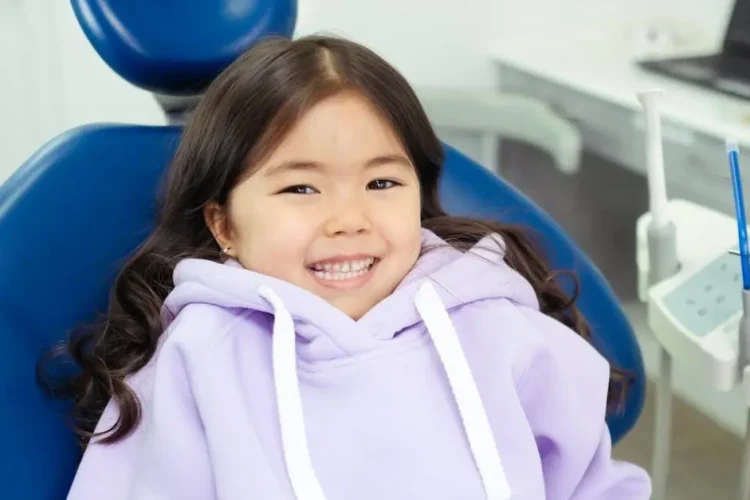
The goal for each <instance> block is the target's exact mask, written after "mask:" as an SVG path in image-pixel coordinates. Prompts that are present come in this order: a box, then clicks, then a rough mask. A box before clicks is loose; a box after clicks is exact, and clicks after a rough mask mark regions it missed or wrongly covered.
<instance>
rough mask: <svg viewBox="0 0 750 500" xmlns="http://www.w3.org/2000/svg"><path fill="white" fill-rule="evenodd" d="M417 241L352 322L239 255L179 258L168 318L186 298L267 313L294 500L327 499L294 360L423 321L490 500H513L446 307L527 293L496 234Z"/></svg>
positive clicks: (381, 339)
mask: <svg viewBox="0 0 750 500" xmlns="http://www.w3.org/2000/svg"><path fill="white" fill-rule="evenodd" d="M422 240H423V241H422V247H423V249H424V250H426V252H423V256H422V258H420V259H419V260H418V262H417V264H416V265H415V266H414V268H413V270H412V271H411V272H410V273H409V275H407V276H406V278H405V279H404V280H403V281H402V283H401V284H400V285H399V287H397V289H396V290H395V291H394V292H393V293H392V294H391V295H390V296H388V297H387V298H386V299H384V300H383V301H381V302H380V303H379V304H378V305H376V306H375V307H374V308H373V309H371V310H370V311H369V312H368V313H367V314H366V315H365V316H364V317H363V318H361V319H360V320H358V321H354V320H352V319H350V318H349V317H348V316H347V315H346V314H344V313H343V312H342V311H340V310H339V309H337V308H335V307H334V306H332V305H330V304H328V303H327V302H326V301H324V300H323V299H321V298H319V297H317V296H315V295H314V294H312V293H311V292H308V291H305V290H303V289H301V288H299V287H296V286H293V285H290V284H288V283H284V282H282V281H280V280H276V279H273V278H270V277H267V276H263V275H260V274H257V273H253V272H250V271H247V270H245V269H243V268H242V267H240V266H239V265H238V264H237V263H236V262H233V263H232V262H230V263H227V264H216V263H211V262H206V261H200V260H186V261H183V262H181V263H180V265H179V266H178V267H177V269H176V270H175V275H174V281H175V289H174V291H173V293H172V294H171V295H170V296H169V297H168V298H167V301H165V308H164V310H165V314H164V319H165V321H166V322H167V323H169V322H170V320H171V318H174V317H175V316H176V315H177V314H178V313H179V311H180V310H181V309H182V308H184V307H185V306H187V305H188V304H193V303H209V304H213V305H216V306H220V307H222V308H231V309H235V310H236V309H241V310H248V309H249V310H251V311H262V312H266V313H270V314H272V315H273V318H274V319H273V330H272V332H271V338H272V343H271V344H272V366H273V380H274V390H275V397H276V404H277V408H278V419H279V427H280V431H281V441H282V448H283V456H284V461H285V463H286V468H287V473H288V476H289V480H290V482H291V485H292V489H293V490H294V493H295V496H296V497H297V498H298V499H299V500H325V498H326V496H325V493H324V491H323V488H322V487H321V485H320V483H319V481H318V478H317V475H316V471H315V469H314V466H313V463H312V459H311V456H310V450H309V446H308V439H307V430H306V419H305V411H304V408H303V403H302V397H301V391H300V385H299V374H298V363H299V358H300V357H302V358H307V361H319V360H327V359H333V358H337V357H344V356H347V355H351V354H353V353H357V352H361V351H366V350H370V349H374V348H377V347H379V346H382V345H385V343H386V341H388V340H390V339H392V338H393V337H394V336H395V335H396V334H397V333H398V332H399V331H402V330H405V329H407V328H409V327H410V326H413V325H415V324H416V323H418V322H420V321H422V322H423V323H424V326H425V330H426V331H427V333H428V334H429V336H430V339H431V340H432V343H433V345H434V348H435V350H436V351H437V354H438V357H439V359H440V362H441V364H442V365H443V368H444V372H445V375H446V377H447V381H448V384H449V386H450V388H451V391H452V393H453V395H454V398H455V402H456V406H457V409H458V412H459V414H460V416H461V422H462V424H463V428H464V432H465V435H466V438H467V440H468V444H469V448H470V449H471V454H472V457H473V459H474V462H475V465H476V467H477V471H478V473H479V476H480V479H481V482H482V486H483V488H484V490H485V493H486V495H487V499H488V500H507V499H509V498H510V494H511V492H510V487H509V485H508V482H507V479H506V476H505V472H504V468H503V464H502V462H501V459H500V454H499V453H498V450H497V447H496V444H495V442H494V436H493V433H492V430H491V426H490V423H489V419H488V416H487V413H486V411H485V408H484V405H483V402H482V400H481V397H480V395H479V391H478V388H477V386H476V383H475V381H474V379H473V376H472V373H471V369H470V367H469V364H468V362H467V360H466V357H465V355H464V353H463V350H462V346H461V342H460V340H459V338H458V335H457V333H456V331H455V328H454V326H453V323H452V321H451V317H450V313H449V311H450V310H451V309H454V308H457V307H459V306H462V305H466V304H471V303H473V302H476V301H479V300H486V299H493V298H507V299H512V300H515V301H518V302H523V303H525V304H529V305H531V303H532V300H533V297H534V293H533V290H532V289H531V287H530V286H529V285H528V284H527V283H526V282H525V281H524V280H523V279H522V278H521V277H520V276H519V275H518V274H516V273H514V272H513V271H512V270H511V269H510V268H508V266H506V265H505V263H504V261H503V256H504V244H503V242H502V240H501V239H499V238H498V237H497V236H494V235H491V236H488V237H487V238H485V239H483V240H482V241H480V242H479V243H478V244H477V245H475V246H474V247H473V248H472V249H471V250H470V251H468V252H466V253H462V252H460V251H457V250H455V249H453V248H452V247H450V246H448V245H446V244H445V242H443V241H441V240H440V239H439V238H437V237H436V236H435V235H434V234H432V233H430V232H427V231H425V232H424V233H423V237H422ZM299 338H301V339H302V342H300V341H299V340H298V339H299Z"/></svg>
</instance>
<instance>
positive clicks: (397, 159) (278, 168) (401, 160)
mask: <svg viewBox="0 0 750 500" xmlns="http://www.w3.org/2000/svg"><path fill="white" fill-rule="evenodd" d="M389 163H395V164H397V165H401V166H403V167H407V168H413V166H412V163H411V161H409V159H408V158H406V157H405V156H403V155H400V154H390V155H381V156H376V157H374V158H370V159H369V160H367V162H365V164H364V167H365V168H366V169H369V168H375V167H379V166H381V165H386V164H389ZM324 168H325V166H324V165H323V164H321V163H317V162H314V161H300V160H290V161H285V162H282V163H279V164H278V165H274V166H272V167H270V168H269V169H268V170H266V173H265V176H266V177H272V176H275V175H279V174H281V173H284V172H288V171H295V170H297V171H305V170H308V171H309V170H323V169H324Z"/></svg>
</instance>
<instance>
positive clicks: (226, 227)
mask: <svg viewBox="0 0 750 500" xmlns="http://www.w3.org/2000/svg"><path fill="white" fill-rule="evenodd" d="M203 217H204V219H205V221H206V226H208V229H209V230H210V231H211V234H213V235H214V239H215V240H216V243H217V244H218V245H219V248H221V249H222V250H224V249H229V250H227V254H228V255H232V252H231V248H232V247H233V246H234V239H233V236H232V229H231V227H230V224H229V215H228V213H227V209H226V208H225V207H223V206H221V205H220V204H218V203H216V202H215V201H212V202H209V203H208V204H207V205H206V206H205V207H204V209H203Z"/></svg>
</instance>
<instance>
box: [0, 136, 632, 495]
mask: <svg viewBox="0 0 750 500" xmlns="http://www.w3.org/2000/svg"><path fill="white" fill-rule="evenodd" d="M179 136H180V129H179V128H177V127H144V126H104V125H102V126H88V127H84V128H80V129H77V130H73V131H71V132H68V133H67V134H65V135H63V136H61V137H59V138H57V139H55V140H53V141H52V142H51V143H50V144H48V145H47V146H45V147H44V148H43V149H42V150H41V151H39V152H38V153H37V154H35V155H34V156H33V157H32V158H31V159H30V160H29V161H28V162H27V163H26V164H25V165H24V166H23V167H21V169H20V170H18V171H17V172H16V174H15V175H13V176H12V177H11V178H10V179H9V180H8V181H7V182H6V183H5V184H3V185H2V186H0V241H2V242H3V243H2V246H1V247H0V335H2V338H3V342H4V343H3V349H2V350H0V379H1V380H2V381H3V383H4V388H3V390H2V391H0V398H2V399H0V415H1V416H0V440H1V441H2V443H3V449H4V450H5V452H4V453H2V454H0V457H2V458H0V488H1V489H0V491H2V497H3V498H34V499H36V498H63V497H64V496H65V492H66V491H67V488H68V486H69V483H70V480H71V478H72V475H73V473H74V469H75V467H76V464H77V460H78V451H77V448H76V445H75V443H74V440H73V437H72V433H71V432H70V431H69V429H68V428H67V427H66V425H65V422H64V419H63V417H62V410H63V407H62V406H61V405H59V404H57V403H55V402H53V401H51V400H50V399H48V398H45V397H43V396H42V395H41V393H40V391H39V390H38V388H37V387H36V386H35V381H34V368H33V367H34V364H35V363H36V361H37V359H38V357H39V356H40V355H41V354H42V353H43V352H44V351H45V349H47V348H48V347H50V346H51V345H53V344H54V343H55V342H57V341H59V340H61V339H62V338H63V337H64V336H65V334H66V333H68V332H69V331H70V330H71V329H73V328H74V327H75V326H77V325H80V324H81V323H82V322H86V321H89V320H91V319H92V318H93V315H94V312H95V311H96V310H99V311H101V310H103V309H104V308H105V307H106V303H107V297H108V290H109V288H110V285H111V283H112V280H113V278H114V276H115V274H116V272H117V271H118V268H119V267H120V265H121V263H122V262H123V260H124V258H125V257H126V256H127V255H128V253H130V252H131V251H132V250H133V249H134V248H135V247H136V246H137V245H138V244H139V243H140V242H141V241H142V240H143V239H144V238H145V236H146V235H147V234H148V233H149V231H150V229H151V228H152V227H153V215H154V201H155V197H156V193H157V191H158V186H159V181H160V178H161V176H162V173H163V171H164V170H165V168H166V166H167V165H168V163H169V161H170V159H171V157H172V155H173V153H174V151H175V149H176V146H177V143H178V141H179ZM446 153H447V162H446V166H445V175H444V177H443V180H442V185H441V198H442V200H443V202H444V204H445V206H446V208H447V210H448V211H449V212H450V213H453V214H462V215H471V216H480V217H495V218H501V219H502V220H504V221H510V222H519V223H524V224H528V225H529V226H530V227H531V228H533V229H534V230H536V231H538V232H539V233H540V234H541V235H542V236H543V243H544V247H545V249H546V250H547V252H548V254H549V256H550V257H551V259H552V262H553V264H554V265H555V267H557V268H562V269H574V270H575V271H576V272H577V273H578V277H579V278H580V280H581V297H580V302H579V304H580V306H581V309H582V310H583V312H584V313H585V314H586V316H587V318H588V319H589V321H590V322H591V324H592V326H593V330H594V331H593V334H594V337H595V340H596V342H597V344H598V346H599V347H600V348H602V349H603V350H604V352H605V353H606V354H607V355H608V356H610V358H611V359H612V360H614V361H615V362H616V363H617V365H618V366H620V367H621V368H624V369H626V370H629V371H631V372H632V373H633V374H635V375H636V376H638V380H637V383H636V385H635V386H634V387H633V388H632V391H631V393H630V397H629V399H628V401H627V406H626V411H625V413H624V414H623V415H621V416H618V417H615V418H612V419H610V420H609V425H610V429H611V431H612V436H613V439H614V440H615V441H616V440H618V439H619V438H620V437H621V436H622V435H624V433H626V432H627V431H628V430H629V429H630V428H631V427H632V426H633V424H634V423H635V421H636V420H637V418H638V415H639V414H640V411H641V407H642V404H643V400H644V394H645V393H644V383H645V380H644V376H643V365H642V362H641V357H640V351H639V349H638V346H637V344H636V341H635V337H634V335H633V332H632V330H631V328H630V326H629V324H628V322H627V320H626V318H625V316H624V315H623V312H622V311H621V310H620V308H619V307H618V305H617V301H616V298H615V296H614V295H613V293H612V291H611V290H610V288H609V286H608V285H607V283H606V282H605V280H604V279H603V278H602V276H601V275H600V274H599V272H598V271H597V270H596V268H595V267H594V266H593V265H592V263H591V262H590V261H589V260H588V259H587V258H586V256H585V255H583V254H582V253H581V251H580V250H579V249H578V248H577V247H576V246H575V245H574V244H573V243H572V242H571V241H570V240H569V239H568V238H567V237H566V236H565V234H564V233H563V231H562V230H561V229H560V227H558V225H557V224H556V223H555V222H554V221H553V220H552V219H551V218H550V217H549V216H548V215H547V214H545V213H544V212H543V211H542V210H541V209H539V208H538V207H537V206H536V205H534V204H533V203H531V202H530V201H529V200H528V199H526V198H525V197H524V196H523V195H522V194H520V193H519V192H518V191H516V190H515V189H514V188H513V187H511V186H510V185H508V184H506V183H505V182H504V181H502V180H501V179H499V178H497V177H496V176H494V175H492V174H491V173H490V172H488V171H487V170H486V169H484V168H483V167H481V166H479V165H477V164H476V163H474V162H472V161H471V160H469V159H468V158H466V157H465V156H463V155H461V154H460V153H458V152H456V151H455V150H454V149H452V148H450V147H447V146H446Z"/></svg>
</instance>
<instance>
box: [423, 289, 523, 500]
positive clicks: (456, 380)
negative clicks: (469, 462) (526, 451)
mask: <svg viewBox="0 0 750 500" xmlns="http://www.w3.org/2000/svg"><path fill="white" fill-rule="evenodd" d="M415 305H416V306H417V310H418V311H419V315H420V316H421V317H422V321H424V324H425V326H426V327H427V331H428V332H430V337H431V338H432V343H433V344H435V349H436V350H437V352H438V356H439V357H440V361H441V362H442V363H443V367H444V368H445V373H446V374H447V375H448V382H449V383H450V386H451V389H452V390H453V397H454V398H455V399H456V404H457V405H458V412H459V413H460V414H461V420H462V421H463V424H464V430H465V431H466V437H467V438H468V440H469V447H470V448H471V453H472V454H473V455H474V462H476V464H477V469H479V476H480V477H481V478H482V484H483V485H484V491H485V492H486V493H487V499H488V500H507V499H509V498H510V485H508V481H507V480H506V479H505V472H504V471H503V464H502V462H501V461H500V454H499V453H498V451H497V448H496V446H495V438H494V436H493V435H492V429H491V428H490V422H489V420H488V419H487V413H486V412H485V411H484V405H483V404H482V399H481V397H480V396H479V390H478V389H477V386H476V384H475V383H474V377H473V376H472V375H471V370H470V368H469V363H467V361H466V357H465V356H464V352H463V350H462V349H461V343H460V342H459V340H458V335H457V334H456V330H455V328H453V322H452V321H451V318H450V316H449V315H448V311H446V310H445V306H443V303H442V302H441V301H440V297H439V296H438V294H437V292H436V291H435V288H433V286H432V284H430V283H429V282H425V283H424V284H423V285H422V286H421V287H420V288H419V291H418V292H417V296H416V298H415Z"/></svg>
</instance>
